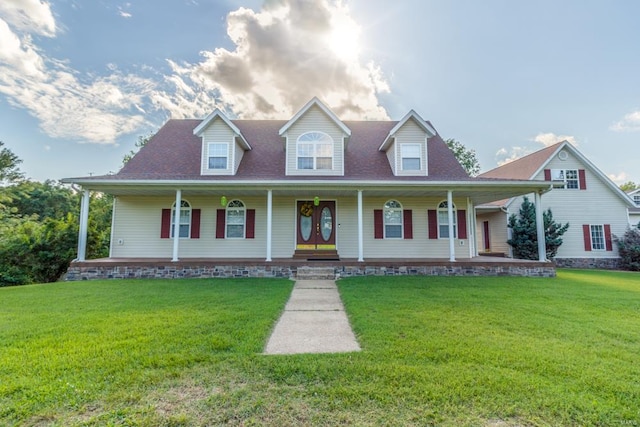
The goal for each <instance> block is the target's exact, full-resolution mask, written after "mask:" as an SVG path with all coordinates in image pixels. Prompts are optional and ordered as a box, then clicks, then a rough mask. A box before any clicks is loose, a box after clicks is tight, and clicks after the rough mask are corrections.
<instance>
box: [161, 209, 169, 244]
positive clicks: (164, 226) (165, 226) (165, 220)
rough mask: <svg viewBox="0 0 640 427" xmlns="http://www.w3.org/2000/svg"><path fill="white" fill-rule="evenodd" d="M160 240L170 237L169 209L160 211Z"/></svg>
mask: <svg viewBox="0 0 640 427" xmlns="http://www.w3.org/2000/svg"><path fill="white" fill-rule="evenodd" d="M160 224H161V225H160V238H161V239H168V238H169V237H171V209H162V221H161V223H160Z"/></svg>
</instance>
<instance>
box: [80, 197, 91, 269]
mask: <svg viewBox="0 0 640 427" xmlns="http://www.w3.org/2000/svg"><path fill="white" fill-rule="evenodd" d="M89 200H91V195H90V194H89V190H84V191H83V193H82V201H81V202H80V229H79V230H78V261H84V260H85V259H86V258H87V229H88V228H89Z"/></svg>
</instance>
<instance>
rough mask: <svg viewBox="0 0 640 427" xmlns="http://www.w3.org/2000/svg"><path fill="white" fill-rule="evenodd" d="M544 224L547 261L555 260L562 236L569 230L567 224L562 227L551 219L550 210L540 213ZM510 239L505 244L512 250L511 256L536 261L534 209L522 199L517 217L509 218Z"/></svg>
mask: <svg viewBox="0 0 640 427" xmlns="http://www.w3.org/2000/svg"><path fill="white" fill-rule="evenodd" d="M542 219H543V222H544V238H545V251H546V257H547V259H553V258H555V256H556V254H557V253H558V248H560V245H562V237H561V236H562V235H563V234H564V233H565V232H566V231H567V229H568V228H569V223H566V224H564V225H562V224H560V223H557V222H555V221H554V219H553V213H551V209H547V210H546V211H545V212H543V213H542ZM509 228H511V239H509V240H507V243H508V244H509V245H510V246H511V247H512V248H513V256H514V258H518V259H531V260H537V259H538V234H537V227H536V207H535V205H534V204H533V203H531V202H530V201H529V198H528V197H526V196H525V197H524V200H523V201H522V205H520V211H519V212H518V215H517V216H516V215H515V214H512V215H511V216H510V217H509Z"/></svg>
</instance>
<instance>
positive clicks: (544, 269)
mask: <svg viewBox="0 0 640 427" xmlns="http://www.w3.org/2000/svg"><path fill="white" fill-rule="evenodd" d="M314 268H322V270H324V272H325V273H326V271H327V269H329V271H331V270H332V271H333V276H334V278H340V277H351V276H400V275H413V276H415V275H423V276H523V277H555V276H556V269H555V264H554V263H549V262H535V261H520V260H512V259H505V258H496V260H494V259H491V260H488V259H487V257H481V259H480V257H478V258H473V259H471V260H460V261H457V262H449V261H448V260H429V261H424V260H405V261H402V260H392V261H389V260H375V261H373V260H372V261H366V262H357V261H355V260H352V261H349V260H340V261H300V260H277V261H276V260H274V261H273V262H264V261H258V260H244V261H242V260H233V261H225V260H182V261H178V262H171V261H169V260H113V259H105V260H94V261H85V262H72V263H71V265H70V266H69V269H68V270H67V274H66V277H65V280H93V279H152V278H158V279H160V278H162V279H173V278H192V277H193V278H196V277H197V278H216V277H219V278H231V277H280V278H291V279H295V278H296V277H298V273H299V272H300V273H301V274H300V276H302V271H305V270H308V269H314ZM305 274H306V273H305ZM323 274H324V273H323Z"/></svg>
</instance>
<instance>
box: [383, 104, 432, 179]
mask: <svg viewBox="0 0 640 427" xmlns="http://www.w3.org/2000/svg"><path fill="white" fill-rule="evenodd" d="M435 135H436V131H435V129H433V127H431V125H429V123H427V122H426V121H424V119H422V117H420V116H419V115H418V113H416V112H415V111H413V110H411V111H409V112H408V113H407V115H406V116H404V117H403V118H402V120H400V121H399V122H398V124H396V125H395V126H394V127H393V129H391V130H390V131H389V134H388V135H387V137H386V138H385V140H384V141H383V142H382V145H381V146H380V151H384V152H385V153H386V154H387V158H388V159H389V165H390V166H391V170H392V171H393V174H394V175H396V176H426V175H429V169H428V152H427V142H428V139H429V138H430V137H432V136H435Z"/></svg>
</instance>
